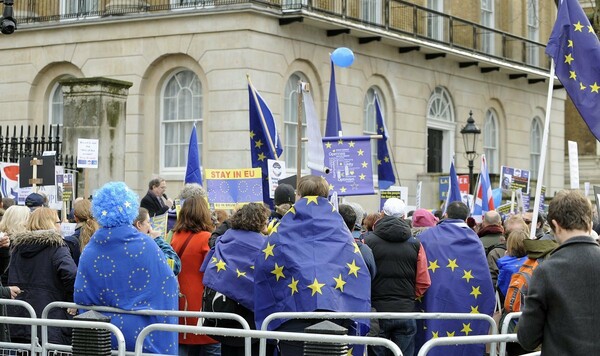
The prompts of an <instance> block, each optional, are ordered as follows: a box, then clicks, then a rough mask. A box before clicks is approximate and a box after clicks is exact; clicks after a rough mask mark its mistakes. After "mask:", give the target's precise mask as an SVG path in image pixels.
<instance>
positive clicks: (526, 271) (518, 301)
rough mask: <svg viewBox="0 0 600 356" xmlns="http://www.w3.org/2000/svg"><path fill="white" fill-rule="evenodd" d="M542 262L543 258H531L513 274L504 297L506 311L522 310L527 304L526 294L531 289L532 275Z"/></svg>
mask: <svg viewBox="0 0 600 356" xmlns="http://www.w3.org/2000/svg"><path fill="white" fill-rule="evenodd" d="M540 262H542V259H541V258H540V259H537V260H534V259H532V258H529V259H527V261H525V263H523V265H522V266H521V268H519V271H518V272H517V273H515V274H513V275H512V277H511V278H510V284H509V285H508V290H507V291H506V298H505V299H504V311H505V312H506V313H511V312H518V311H521V310H522V308H523V307H524V306H525V296H526V295H527V291H528V290H529V282H530V281H531V275H532V274H533V270H535V269H536V268H537V266H539V264H540Z"/></svg>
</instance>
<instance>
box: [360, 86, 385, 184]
mask: <svg viewBox="0 0 600 356" xmlns="http://www.w3.org/2000/svg"><path fill="white" fill-rule="evenodd" d="M375 93H377V97H378V100H379V109H380V110H381V113H382V115H383V113H384V112H385V105H384V104H383V100H382V95H381V90H379V88H377V87H375V86H373V87H370V88H369V90H367V94H366V95H365V101H364V105H363V108H364V113H363V117H364V119H363V126H364V128H363V133H364V134H365V135H367V136H368V135H378V134H381V133H380V132H377V114H376V111H375ZM389 139H390V138H389V137H388V140H389ZM371 162H373V164H372V165H371V166H372V167H373V177H374V178H375V181H376V177H377V164H376V162H377V140H371Z"/></svg>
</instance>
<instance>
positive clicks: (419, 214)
mask: <svg viewBox="0 0 600 356" xmlns="http://www.w3.org/2000/svg"><path fill="white" fill-rule="evenodd" d="M438 221H439V220H438V218H436V217H435V216H434V215H433V214H432V213H431V212H430V211H429V210H426V209H417V210H416V211H415V212H414V213H413V216H412V226H413V227H430V226H435V225H436V224H437V223H438Z"/></svg>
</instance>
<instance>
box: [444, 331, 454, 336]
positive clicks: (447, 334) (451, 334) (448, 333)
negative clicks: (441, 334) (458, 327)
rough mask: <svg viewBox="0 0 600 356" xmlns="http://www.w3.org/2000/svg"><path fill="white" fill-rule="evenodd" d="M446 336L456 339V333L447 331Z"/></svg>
mask: <svg viewBox="0 0 600 356" xmlns="http://www.w3.org/2000/svg"><path fill="white" fill-rule="evenodd" d="M446 336H448V337H454V331H453V332H450V331H446Z"/></svg>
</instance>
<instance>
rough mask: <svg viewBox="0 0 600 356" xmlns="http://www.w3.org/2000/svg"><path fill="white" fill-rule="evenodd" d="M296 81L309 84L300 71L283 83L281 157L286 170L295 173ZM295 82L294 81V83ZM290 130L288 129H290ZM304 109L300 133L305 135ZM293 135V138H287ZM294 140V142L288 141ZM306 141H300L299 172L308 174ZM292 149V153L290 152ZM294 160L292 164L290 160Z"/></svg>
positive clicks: (296, 129)
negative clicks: (300, 160) (300, 158)
mask: <svg viewBox="0 0 600 356" xmlns="http://www.w3.org/2000/svg"><path fill="white" fill-rule="evenodd" d="M298 81H303V82H305V83H308V84H309V87H310V82H309V81H308V78H307V76H306V75H305V74H304V73H302V72H301V71H296V72H294V73H292V75H290V77H289V78H288V80H287V81H286V84H285V89H284V98H283V112H284V114H283V140H282V141H283V159H284V160H285V165H286V172H287V173H288V174H296V171H297V165H296V164H297V162H296V159H297V153H298V152H297V149H298V147H297V139H298V138H297V135H298V89H299V88H298ZM294 82H295V83H294ZM290 128H291V131H288V130H290ZM306 129H307V125H306V111H305V110H302V135H303V137H306ZM291 136H293V137H294V138H295V140H294V139H292V140H288V138H291ZM290 141H295V142H290ZM307 148H308V147H307V145H306V142H302V143H301V150H302V162H301V165H302V167H301V172H302V174H308V172H309V169H308V166H307V165H306V164H307V162H308V160H307V159H306V155H307V152H308V151H307ZM292 151H293V153H292ZM292 160H293V161H294V164H293V165H292V164H291V162H292Z"/></svg>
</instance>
